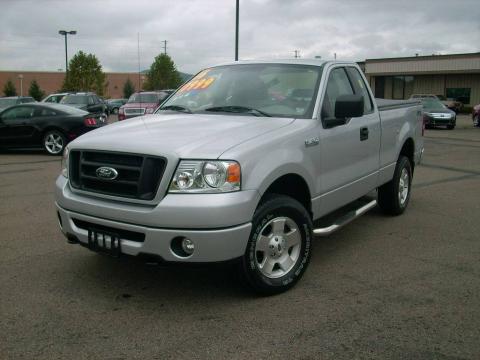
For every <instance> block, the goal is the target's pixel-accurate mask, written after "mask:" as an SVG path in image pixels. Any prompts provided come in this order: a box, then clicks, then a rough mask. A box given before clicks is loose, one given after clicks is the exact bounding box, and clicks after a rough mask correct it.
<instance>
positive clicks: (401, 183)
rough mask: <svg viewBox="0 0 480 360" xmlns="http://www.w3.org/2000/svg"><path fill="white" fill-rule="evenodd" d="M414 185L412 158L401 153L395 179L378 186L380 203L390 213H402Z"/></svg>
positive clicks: (382, 208) (383, 209)
mask: <svg viewBox="0 0 480 360" xmlns="http://www.w3.org/2000/svg"><path fill="white" fill-rule="evenodd" d="M411 186H412V165H411V164H410V160H409V159H408V158H407V157H406V156H403V155H400V157H399V158H398V161H397V165H396V167H395V172H394V175H393V179H392V180H391V181H389V182H388V183H386V184H385V185H382V186H380V187H379V188H378V205H379V206H380V209H381V210H382V211H383V212H384V213H386V214H389V215H400V214H402V213H403V212H404V211H405V209H406V208H407V205H408V202H409V200H410V190H411Z"/></svg>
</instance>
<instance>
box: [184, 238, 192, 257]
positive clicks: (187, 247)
mask: <svg viewBox="0 0 480 360" xmlns="http://www.w3.org/2000/svg"><path fill="white" fill-rule="evenodd" d="M182 250H183V251H185V253H186V254H187V255H192V254H193V251H194V250H195V245H194V244H193V241H192V240H190V239H189V238H183V240H182Z"/></svg>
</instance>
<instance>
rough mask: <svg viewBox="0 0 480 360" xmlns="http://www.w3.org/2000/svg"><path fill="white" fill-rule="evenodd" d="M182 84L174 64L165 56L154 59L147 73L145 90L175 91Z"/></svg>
mask: <svg viewBox="0 0 480 360" xmlns="http://www.w3.org/2000/svg"><path fill="white" fill-rule="evenodd" d="M181 83H182V79H181V77H180V74H179V73H178V71H177V68H176V67H175V63H174V62H173V60H172V59H171V58H170V56H168V55H167V54H160V55H158V56H157V57H155V60H154V61H153V64H152V66H150V70H149V71H148V73H147V80H146V82H145V85H144V88H145V90H161V89H175V88H177V87H178V86H180V84H181Z"/></svg>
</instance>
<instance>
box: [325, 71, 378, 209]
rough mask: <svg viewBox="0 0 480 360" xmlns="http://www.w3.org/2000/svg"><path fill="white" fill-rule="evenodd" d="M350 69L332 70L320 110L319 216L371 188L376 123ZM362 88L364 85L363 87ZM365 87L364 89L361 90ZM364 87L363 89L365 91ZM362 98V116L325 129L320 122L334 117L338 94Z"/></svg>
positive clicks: (375, 166)
mask: <svg viewBox="0 0 480 360" xmlns="http://www.w3.org/2000/svg"><path fill="white" fill-rule="evenodd" d="M353 71H357V72H358V70H357V69H356V68H354V67H348V66H338V67H334V68H333V69H332V70H331V71H330V73H329V76H328V82H327V86H326V90H325V93H324V96H323V101H322V107H321V118H322V123H323V129H322V131H321V134H320V151H321V152H320V154H319V156H320V159H321V169H319V170H320V171H319V176H321V178H322V181H321V200H320V207H321V211H320V213H322V214H327V213H329V212H330V211H332V210H335V209H337V208H338V207H340V206H343V205H345V204H348V203H350V202H352V201H354V200H356V199H358V198H359V197H361V196H363V195H365V194H367V193H368V192H369V191H371V190H372V189H374V188H375V186H376V180H377V173H378V164H379V158H378V157H379V148H380V123H379V119H378V114H377V113H375V112H374V108H373V103H372V100H371V98H370V95H369V94H368V91H367V92H362V88H361V87H360V86H359V83H358V82H359V81H360V80H361V81H363V79H362V78H361V76H360V74H358V76H357V74H355V73H354V72H353ZM363 85H365V84H363ZM365 88H366V87H365ZM365 88H364V89H365ZM353 94H357V95H363V97H364V103H365V108H364V115H363V116H361V117H356V118H351V119H347V120H346V122H345V123H342V124H340V125H337V126H334V127H330V128H328V127H326V126H325V123H324V122H323V120H325V119H334V118H335V102H336V100H337V98H338V97H339V96H341V95H353Z"/></svg>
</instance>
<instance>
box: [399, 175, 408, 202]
mask: <svg viewBox="0 0 480 360" xmlns="http://www.w3.org/2000/svg"><path fill="white" fill-rule="evenodd" d="M409 191H410V175H409V174H408V170H407V169H406V168H403V169H402V173H401V174H400V179H399V182H398V201H399V203H400V205H401V206H404V205H405V202H406V201H407V198H408V192H409Z"/></svg>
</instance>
